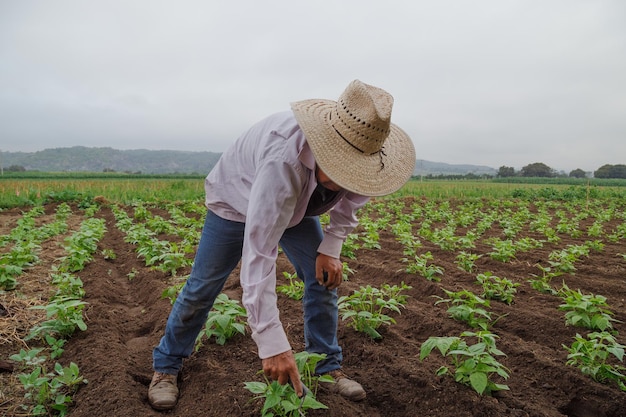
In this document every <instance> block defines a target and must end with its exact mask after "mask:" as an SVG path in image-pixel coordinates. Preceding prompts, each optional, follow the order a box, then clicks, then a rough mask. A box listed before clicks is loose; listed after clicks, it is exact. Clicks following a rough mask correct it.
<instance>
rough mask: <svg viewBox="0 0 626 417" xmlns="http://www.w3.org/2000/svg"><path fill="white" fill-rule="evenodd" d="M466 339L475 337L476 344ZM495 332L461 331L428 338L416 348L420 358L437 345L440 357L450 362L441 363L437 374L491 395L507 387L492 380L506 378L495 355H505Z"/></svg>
mask: <svg viewBox="0 0 626 417" xmlns="http://www.w3.org/2000/svg"><path fill="white" fill-rule="evenodd" d="M467 338H475V339H476V340H477V343H475V344H473V345H470V344H468V343H467ZM497 338H498V336H497V335H495V334H493V333H491V332H489V331H479V332H463V333H461V336H460V337H430V338H428V339H427V340H426V341H425V342H424V343H422V346H421V348H420V360H424V359H425V358H426V357H427V356H429V355H430V353H431V352H432V350H433V349H435V348H437V349H438V350H439V352H440V353H441V355H442V356H444V357H445V358H448V359H449V360H450V362H451V364H450V365H449V366H442V367H440V368H439V369H438V370H437V375H451V376H453V377H454V380H455V381H456V382H459V383H461V384H463V385H467V386H470V387H471V388H472V389H473V390H474V391H476V392H477V393H479V394H481V395H482V394H491V393H493V392H495V391H500V390H508V389H509V387H508V386H507V385H504V384H500V383H496V382H494V380H493V378H494V377H497V376H499V377H501V378H503V379H508V377H509V370H508V369H507V368H506V367H505V366H504V365H502V364H501V363H500V362H498V360H497V359H496V358H495V356H505V354H504V353H503V352H502V351H500V350H499V349H498V348H497V347H496V339H497Z"/></svg>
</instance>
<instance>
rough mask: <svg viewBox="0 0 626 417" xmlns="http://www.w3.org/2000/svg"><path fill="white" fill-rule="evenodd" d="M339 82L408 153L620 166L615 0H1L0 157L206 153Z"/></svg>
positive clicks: (625, 84)
mask: <svg viewBox="0 0 626 417" xmlns="http://www.w3.org/2000/svg"><path fill="white" fill-rule="evenodd" d="M353 79H360V80H362V81H363V82H366V83H369V84H373V85H376V86H378V87H381V88H384V89H385V90H387V91H389V92H390V93H391V94H392V95H393V96H394V98H395V104H394V111H393V115H392V121H393V122H394V123H395V124H397V125H399V126H400V127H401V128H403V129H404V130H405V131H406V132H407V133H408V134H409V135H410V136H411V138H412V139H413V142H414V143H415V147H416V150H417V157H418V158H419V159H426V160H429V161H436V162H447V163H452V164H458V163H468V164H476V165H487V166H491V167H493V168H496V169H497V168H499V167H500V166H502V165H505V166H512V167H515V168H516V169H519V168H521V167H523V166H525V165H528V164H530V163H534V162H543V163H545V164H547V165H549V166H550V167H552V168H554V169H558V170H565V171H567V172H569V171H570V170H572V169H575V168H581V169H584V170H586V171H593V170H596V169H597V168H599V167H600V166H601V165H604V164H626V1H624V0H614V1H608V0H519V1H509V0H476V1H469V0H437V1H434V0H429V1H419V0H413V1H409V0H406V1H394V0H388V1H381V0H377V1H370V0H358V1H356V0H355V1H352V0H350V1H339V0H333V1H330V0H316V1H303V0H280V1H278V0H275V1H274V0H264V1H242V0H238V1H226V0H224V1H210V0H203V1H201V0H198V1H188V0H171V1H155V0H136V1H133V0H102V1H98V0H92V1H83V0H75V1H69V0H55V1H45V0H41V1H33V0H0V151H11V152H14V151H27V152H31V151H37V150H42V149H46V148H58V147H68V146H75V145H83V146H89V147H105V146H106V147H112V148H116V149H173V150H191V151H213V152H222V151H224V150H225V149H226V148H227V147H228V145H229V144H230V143H232V142H233V141H234V140H235V139H236V138H237V136H239V134H240V133H242V132H243V131H244V130H245V129H246V128H247V127H249V125H251V124H252V123H254V122H255V121H257V120H259V119H261V118H263V117H265V116H266V115H269V114H271V113H273V112H276V111H283V110H287V109H288V108H289V103H290V102H291V101H296V100H302V99H308V98H326V99H332V100H335V99H337V97H338V96H339V95H340V94H341V92H342V91H343V89H344V88H345V87H346V85H347V84H348V83H349V82H350V81H352V80H353Z"/></svg>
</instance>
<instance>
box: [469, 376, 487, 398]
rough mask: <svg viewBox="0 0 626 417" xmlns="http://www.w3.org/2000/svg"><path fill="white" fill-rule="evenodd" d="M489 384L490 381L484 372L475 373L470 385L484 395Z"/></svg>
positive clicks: (471, 377)
mask: <svg viewBox="0 0 626 417" xmlns="http://www.w3.org/2000/svg"><path fill="white" fill-rule="evenodd" d="M488 383H489V380H488V379H487V375H486V374H484V373H482V372H475V373H473V374H471V375H470V384H471V386H472V388H474V390H475V391H476V392H477V393H479V394H483V393H484V392H485V389H487V384H488Z"/></svg>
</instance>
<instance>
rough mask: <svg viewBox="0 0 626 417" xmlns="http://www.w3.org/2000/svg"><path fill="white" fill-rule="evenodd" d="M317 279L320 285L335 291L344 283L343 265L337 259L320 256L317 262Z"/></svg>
mask: <svg viewBox="0 0 626 417" xmlns="http://www.w3.org/2000/svg"><path fill="white" fill-rule="evenodd" d="M315 279H317V282H318V283H319V284H320V285H323V286H325V287H326V288H328V289H329V290H334V289H335V288H337V287H339V286H340V285H341V283H342V282H343V264H342V263H341V261H340V260H339V259H337V258H333V257H332V256H328V255H324V254H323V253H320V254H318V255H317V260H316V261H315Z"/></svg>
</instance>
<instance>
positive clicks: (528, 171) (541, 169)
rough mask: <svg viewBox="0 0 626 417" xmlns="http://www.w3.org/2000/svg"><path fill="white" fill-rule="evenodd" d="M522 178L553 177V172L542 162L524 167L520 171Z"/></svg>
mask: <svg viewBox="0 0 626 417" xmlns="http://www.w3.org/2000/svg"><path fill="white" fill-rule="evenodd" d="M520 172H521V174H522V177H554V176H555V175H556V173H555V171H554V170H553V169H552V168H550V167H549V166H547V165H546V164H544V163H542V162H535V163H533V164H529V165H526V166H525V167H523V168H522V170H521V171H520Z"/></svg>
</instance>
